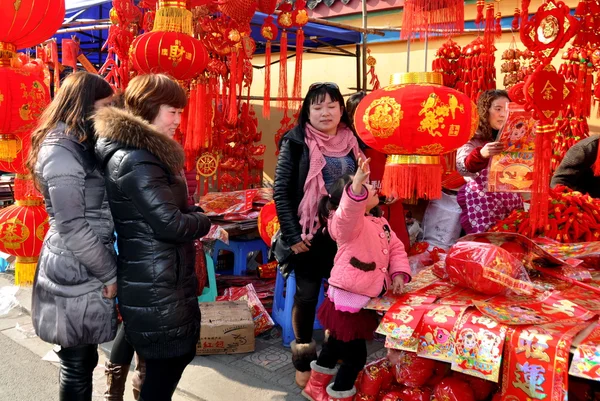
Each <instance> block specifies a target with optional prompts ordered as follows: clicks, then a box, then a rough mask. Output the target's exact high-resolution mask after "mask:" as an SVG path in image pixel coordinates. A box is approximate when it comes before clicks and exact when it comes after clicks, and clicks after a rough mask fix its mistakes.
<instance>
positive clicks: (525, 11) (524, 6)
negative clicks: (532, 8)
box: [521, 0, 531, 26]
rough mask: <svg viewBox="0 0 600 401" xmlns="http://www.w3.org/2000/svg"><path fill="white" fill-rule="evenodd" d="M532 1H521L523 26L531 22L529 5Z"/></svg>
mask: <svg viewBox="0 0 600 401" xmlns="http://www.w3.org/2000/svg"><path fill="white" fill-rule="evenodd" d="M530 3H531V0H521V26H523V25H525V23H526V22H527V21H528V20H529V4H530Z"/></svg>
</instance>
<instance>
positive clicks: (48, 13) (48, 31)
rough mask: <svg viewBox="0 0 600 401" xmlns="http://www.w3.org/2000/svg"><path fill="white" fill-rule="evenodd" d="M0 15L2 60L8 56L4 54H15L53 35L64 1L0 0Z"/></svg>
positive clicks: (59, 21)
mask: <svg viewBox="0 0 600 401" xmlns="http://www.w3.org/2000/svg"><path fill="white" fill-rule="evenodd" d="M0 15H1V16H2V24H0V58H4V57H3V56H4V55H7V56H9V55H8V53H6V54H5V53H4V52H5V51H7V52H12V53H14V52H15V51H16V50H17V49H23V48H26V47H31V46H34V45H37V44H38V43H41V42H43V41H44V40H46V39H48V38H49V37H50V36H52V35H53V34H54V32H56V30H57V29H58V28H60V26H61V25H62V23H63V20H64V18H65V1H64V0H42V1H40V0H17V1H1V2H0ZM7 58H11V55H10V56H9V57H7Z"/></svg>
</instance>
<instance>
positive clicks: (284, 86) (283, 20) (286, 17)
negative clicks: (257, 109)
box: [277, 3, 294, 111]
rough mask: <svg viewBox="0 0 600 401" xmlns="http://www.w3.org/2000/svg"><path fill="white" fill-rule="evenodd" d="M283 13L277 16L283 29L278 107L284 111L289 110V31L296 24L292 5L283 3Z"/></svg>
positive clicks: (280, 48) (280, 7) (281, 9)
mask: <svg viewBox="0 0 600 401" xmlns="http://www.w3.org/2000/svg"><path fill="white" fill-rule="evenodd" d="M279 10H280V11H281V13H280V14H279V15H278V16H277V23H278V24H279V26H280V27H281V28H282V31H281V38H280V40H279V91H278V92H279V93H278V97H279V100H278V102H277V106H278V107H279V108H281V109H283V110H284V111H285V110H287V109H288V107H289V103H288V93H289V92H288V82H287V58H288V57H287V45H288V40H287V39H288V38H287V30H288V29H289V28H291V27H292V26H293V24H294V22H293V18H292V5H291V4H290V3H283V4H281V5H280V6H279Z"/></svg>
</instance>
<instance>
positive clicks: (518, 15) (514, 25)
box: [512, 8, 521, 31]
mask: <svg viewBox="0 0 600 401" xmlns="http://www.w3.org/2000/svg"><path fill="white" fill-rule="evenodd" d="M519 18H521V11H520V10H519V9H518V8H515V14H514V16H513V20H512V29H513V31H518V30H519Z"/></svg>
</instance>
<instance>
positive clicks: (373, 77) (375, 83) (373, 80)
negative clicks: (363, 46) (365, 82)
mask: <svg viewBox="0 0 600 401" xmlns="http://www.w3.org/2000/svg"><path fill="white" fill-rule="evenodd" d="M367 54H368V55H369V56H368V57H367V65H368V66H369V71H368V72H367V76H369V77H370V79H369V84H370V85H371V89H372V90H377V89H379V88H380V87H381V83H380V82H379V77H377V74H376V73H375V65H377V60H376V59H375V57H373V56H371V49H367Z"/></svg>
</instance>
